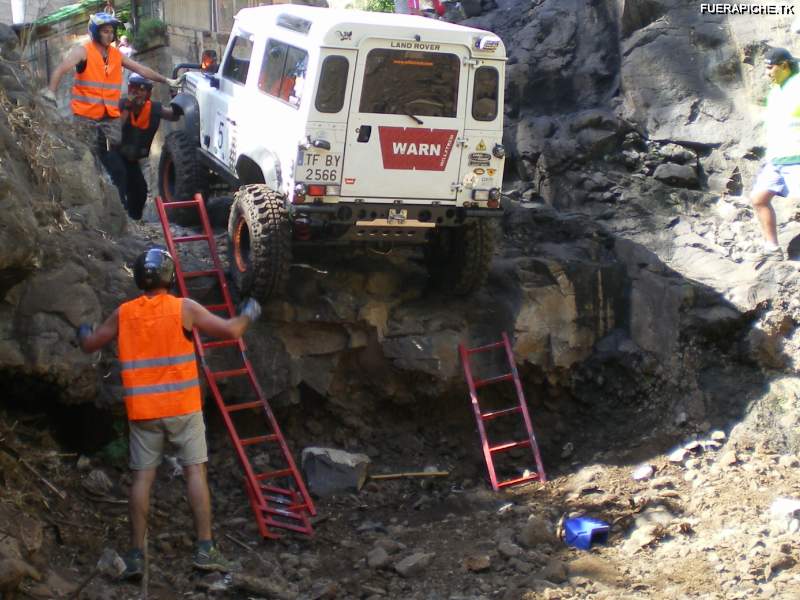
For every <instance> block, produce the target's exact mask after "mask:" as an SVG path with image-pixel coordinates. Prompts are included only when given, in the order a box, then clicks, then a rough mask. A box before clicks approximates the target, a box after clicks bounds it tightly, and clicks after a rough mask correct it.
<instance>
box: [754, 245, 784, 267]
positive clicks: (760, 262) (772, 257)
mask: <svg viewBox="0 0 800 600" xmlns="http://www.w3.org/2000/svg"><path fill="white" fill-rule="evenodd" d="M751 260H752V261H753V262H754V263H756V264H755V268H756V269H760V268H761V267H762V266H764V265H765V264H766V263H768V262H781V261H782V260H783V250H781V249H780V248H762V249H761V250H759V251H758V252H756V253H754V254H753V255H752V257H751Z"/></svg>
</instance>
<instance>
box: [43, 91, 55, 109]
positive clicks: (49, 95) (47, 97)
mask: <svg viewBox="0 0 800 600" xmlns="http://www.w3.org/2000/svg"><path fill="white" fill-rule="evenodd" d="M40 95H41V96H42V100H44V101H45V102H47V103H48V104H50V105H51V106H53V107H56V106H58V100H57V99H56V95H55V94H54V93H53V90H51V89H50V88H44V89H43V90H42V91H41V94H40Z"/></svg>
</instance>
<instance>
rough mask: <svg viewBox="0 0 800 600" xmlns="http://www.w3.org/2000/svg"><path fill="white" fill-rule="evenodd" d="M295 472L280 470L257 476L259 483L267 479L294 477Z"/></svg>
mask: <svg viewBox="0 0 800 600" xmlns="http://www.w3.org/2000/svg"><path fill="white" fill-rule="evenodd" d="M292 474H293V472H292V470H291V469H280V470H279V471H267V472H266V473H259V474H258V475H256V479H257V480H258V481H264V480H265V479H277V478H278V477H286V476H287V475H292Z"/></svg>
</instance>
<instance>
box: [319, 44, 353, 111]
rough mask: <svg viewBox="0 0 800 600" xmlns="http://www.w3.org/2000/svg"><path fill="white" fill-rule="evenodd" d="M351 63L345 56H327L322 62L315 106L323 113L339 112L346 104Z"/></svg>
mask: <svg viewBox="0 0 800 600" xmlns="http://www.w3.org/2000/svg"><path fill="white" fill-rule="evenodd" d="M349 70H350V63H349V62H348V60H347V59H346V58H345V57H344V56H335V55H334V56H326V57H325V60H324V61H323V62H322V70H321V72H320V76H319V87H318V88H317V97H316V98H315V99H314V106H315V107H316V109H317V110H318V111H319V112H321V113H337V112H339V111H340V110H342V107H343V106H344V94H345V91H346V90H347V79H348V77H347V73H348V71H349Z"/></svg>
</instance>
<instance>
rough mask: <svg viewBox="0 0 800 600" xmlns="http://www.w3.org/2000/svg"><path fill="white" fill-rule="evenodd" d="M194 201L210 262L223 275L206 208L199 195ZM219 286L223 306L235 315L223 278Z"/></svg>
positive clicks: (195, 196) (196, 195)
mask: <svg viewBox="0 0 800 600" xmlns="http://www.w3.org/2000/svg"><path fill="white" fill-rule="evenodd" d="M194 198H195V200H197V202H198V204H197V208H198V212H199V213H200V220H201V221H202V223H203V231H204V232H205V234H206V235H207V236H208V246H209V250H210V252H211V262H212V263H213V264H214V268H215V269H216V270H217V271H218V272H220V273H224V272H225V271H224V270H223V269H222V262H221V261H220V259H219V253H218V252H217V241H216V240H215V239H214V232H213V230H212V229H211V222H210V221H209V220H208V213H207V212H206V206H205V203H204V202H203V197H202V196H201V195H200V194H195V195H194ZM220 285H221V286H222V290H221V291H222V297H223V298H224V301H225V304H227V305H228V310H229V312H230V314H231V316H233V315H235V314H236V311H235V310H234V307H233V301H232V300H231V294H230V290H229V289H228V282H227V281H226V280H225V278H224V277H221V278H220Z"/></svg>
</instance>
